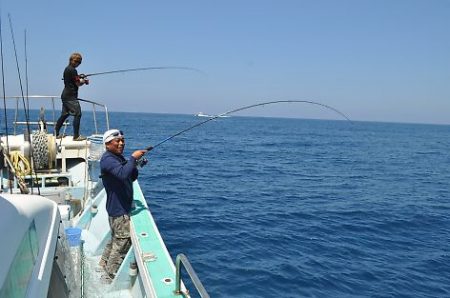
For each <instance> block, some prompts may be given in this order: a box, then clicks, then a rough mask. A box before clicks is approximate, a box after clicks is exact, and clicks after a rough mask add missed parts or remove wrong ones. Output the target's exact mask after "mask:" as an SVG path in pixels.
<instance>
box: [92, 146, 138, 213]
mask: <svg viewBox="0 0 450 298" xmlns="http://www.w3.org/2000/svg"><path fill="white" fill-rule="evenodd" d="M100 169H101V173H102V180H103V185H104V186H105V190H106V196H107V199H106V210H107V211H108V215H109V216H112V217H118V216H122V215H125V214H129V213H130V211H131V206H132V202H133V181H134V180H136V179H137V177H138V170H137V168H136V159H135V158H134V157H133V156H131V157H130V159H129V160H126V159H125V158H124V157H123V156H122V155H116V154H114V153H111V152H109V151H106V152H105V153H104V154H103V156H102V158H101V160H100Z"/></svg>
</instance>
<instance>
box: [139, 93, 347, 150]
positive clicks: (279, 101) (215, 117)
mask: <svg viewBox="0 0 450 298" xmlns="http://www.w3.org/2000/svg"><path fill="white" fill-rule="evenodd" d="M278 103H307V104H313V105H318V106H321V107H324V108H327V109H330V110H332V111H334V112H336V113H338V114H339V115H341V116H342V117H344V118H345V119H346V120H348V121H350V122H352V121H351V120H350V118H349V117H347V116H346V115H345V114H344V113H342V112H341V111H339V110H337V109H335V108H333V107H331V106H328V105H326V104H322V103H319V102H315V101H310V100H276V101H268V102H263V103H258V104H253V105H249V106H244V107H240V108H237V109H234V110H230V111H228V112H224V113H222V114H219V115H216V116H212V117H210V118H208V119H206V120H205V121H202V122H199V123H197V124H194V125H192V126H190V127H188V128H186V129H183V130H181V131H179V132H177V133H176V134H174V135H171V136H170V137H168V138H166V139H164V140H162V141H161V142H159V143H157V144H156V145H154V146H149V147H147V148H146V149H145V150H147V151H150V150H153V149H154V148H156V147H158V146H159V145H162V144H164V143H165V142H167V141H169V140H171V139H173V138H174V137H176V136H179V135H181V134H182V133H185V132H187V131H189V130H191V129H194V128H196V127H198V126H200V125H203V124H205V123H207V122H209V121H211V120H214V119H217V118H219V117H223V116H225V115H229V114H233V113H236V112H240V111H243V110H248V109H251V108H255V107H259V106H265V105H270V104H278Z"/></svg>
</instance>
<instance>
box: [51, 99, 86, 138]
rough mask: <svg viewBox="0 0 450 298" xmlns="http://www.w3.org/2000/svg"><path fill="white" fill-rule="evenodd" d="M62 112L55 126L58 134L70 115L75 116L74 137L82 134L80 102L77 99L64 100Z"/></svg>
mask: <svg viewBox="0 0 450 298" xmlns="http://www.w3.org/2000/svg"><path fill="white" fill-rule="evenodd" d="M62 104H63V106H62V112H61V116H59V119H58V121H57V122H56V126H55V133H56V135H57V136H58V135H59V131H60V130H61V127H62V125H63V123H64V121H66V119H67V118H68V117H69V116H73V138H74V139H76V138H78V137H79V136H80V119H81V107H80V103H79V102H78V100H76V99H69V100H63V101H62Z"/></svg>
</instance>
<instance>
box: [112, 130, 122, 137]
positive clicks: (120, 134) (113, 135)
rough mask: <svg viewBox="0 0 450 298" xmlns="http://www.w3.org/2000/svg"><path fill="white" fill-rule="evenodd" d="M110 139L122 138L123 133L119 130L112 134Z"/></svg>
mask: <svg viewBox="0 0 450 298" xmlns="http://www.w3.org/2000/svg"><path fill="white" fill-rule="evenodd" d="M111 136H112V137H115V138H116V137H123V131H121V130H119V131H115V132H114V133H112V134H111Z"/></svg>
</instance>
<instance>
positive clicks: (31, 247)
mask: <svg viewBox="0 0 450 298" xmlns="http://www.w3.org/2000/svg"><path fill="white" fill-rule="evenodd" d="M38 253H39V243H38V239H37V233H36V226H35V224H34V220H33V222H32V223H31V224H30V227H29V228H28V231H27V232H26V233H25V235H24V237H23V239H22V242H21V243H20V246H19V248H18V250H17V252H16V256H15V257H14V261H13V262H12V263H11V267H10V268H9V272H8V275H7V276H6V279H5V282H4V284H3V286H2V288H1V290H0V297H25V295H26V291H27V288H28V282H29V281H30V277H31V274H32V272H33V268H34V264H35V263H36V259H37V255H38Z"/></svg>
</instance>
